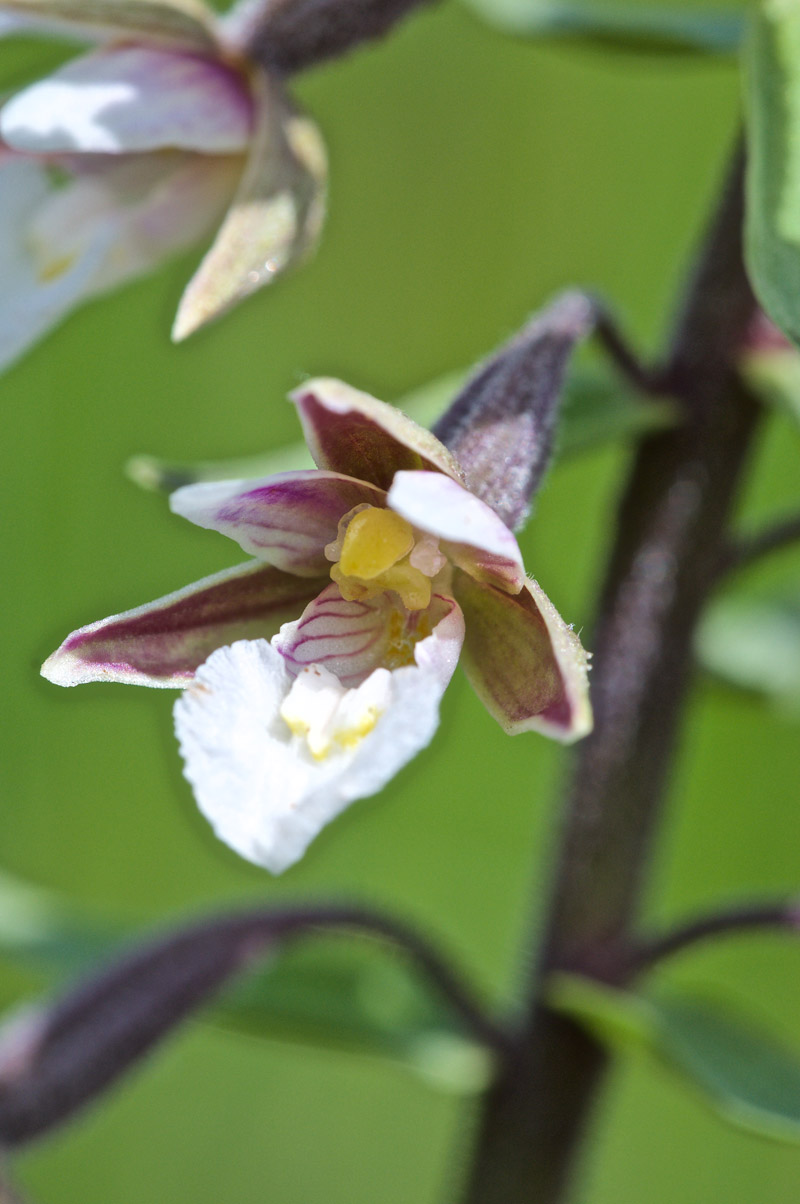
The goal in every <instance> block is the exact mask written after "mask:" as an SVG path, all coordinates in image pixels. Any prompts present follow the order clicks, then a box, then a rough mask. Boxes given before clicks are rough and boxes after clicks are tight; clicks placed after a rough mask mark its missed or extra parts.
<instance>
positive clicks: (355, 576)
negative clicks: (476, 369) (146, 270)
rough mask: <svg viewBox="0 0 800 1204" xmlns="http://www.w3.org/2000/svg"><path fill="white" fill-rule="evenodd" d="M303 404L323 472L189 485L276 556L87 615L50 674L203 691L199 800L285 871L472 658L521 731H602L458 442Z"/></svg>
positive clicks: (373, 414) (480, 681)
mask: <svg viewBox="0 0 800 1204" xmlns="http://www.w3.org/2000/svg"><path fill="white" fill-rule="evenodd" d="M293 400H294V401H295V403H296V405H297V408H298V411H299V415H300V420H301V422H302V425H303V428H304V431H305V435H306V440H307V442H308V446H309V449H310V451H311V454H312V456H313V458H314V461H315V463H316V464H317V466H318V467H317V468H316V469H309V470H305V471H298V472H288V473H283V474H280V475H277V476H272V477H266V478H263V479H259V480H251V481H224V482H219V483H203V484H197V485H189V486H185V487H184V488H182V489H179V490H177V492H175V493H174V494H173V495H172V497H171V505H172V509H173V510H174V511H175V512H176V513H177V514H180V515H182V516H183V517H185V518H188V519H190V520H191V521H192V522H194V523H197V524H198V525H200V526H202V527H209V528H213V529H215V530H217V531H220V532H222V534H224V535H228V536H230V537H231V538H232V539H235V540H236V541H237V543H239V545H240V546H241V547H242V548H243V549H244V550H245V551H246V552H249V553H250V554H251V555H252V556H254V557H255V559H254V560H251V561H250V562H249V563H247V564H244V565H242V566H240V567H238V568H234V569H229V570H227V571H225V572H222V573H219V574H217V575H216V576H214V577H209V578H207V579H205V580H203V581H199V582H197V583H196V584H195V585H190V586H189V587H188V588H186V589H184V590H181V591H179V592H178V593H175V594H171V595H169V596H167V597H165V598H161V599H159V600H158V601H156V602H153V603H150V604H149V605H147V606H142V607H139V608H138V609H136V610H131V611H127V612H126V613H124V614H120V615H115V616H113V617H112V618H109V619H103V620H102V621H100V622H99V623H93V624H92V625H90V626H88V627H83V628H81V629H80V630H79V631H76V632H74V633H73V634H72V635H70V636H69V637H68V639H67V640H65V642H64V643H63V644H62V646H61V647H60V648H59V649H58V651H57V652H55V653H54V654H53V655H52V656H51V657H50V659H49V660H48V661H47V662H46V664H45V665H44V668H43V670H42V672H43V673H44V675H45V677H47V678H49V680H50V681H53V682H56V683H58V684H60V685H78V684H79V683H82V682H88V681H121V682H134V683H139V684H144V685H151V686H185V687H187V688H186V690H185V693H184V694H183V695H182V697H181V698H180V699H179V700H178V702H177V703H176V706H175V723H176V729H177V735H178V739H179V741H180V746H181V751H182V754H183V757H184V761H185V773H186V777H187V778H188V779H189V781H190V782H191V784H192V786H193V787H194V791H195V795H196V797H197V801H198V804H199V806H200V809H201V810H202V811H203V813H204V814H205V815H206V816H207V818H208V819H209V820H210V821H211V823H212V825H213V827H214V829H215V831H216V832H217V835H218V836H220V837H221V839H222V840H224V841H225V842H226V843H227V844H229V845H230V846H231V847H232V848H234V849H235V850H236V851H237V852H238V853H240V854H241V855H242V856H243V857H246V858H248V859H249V860H251V861H254V862H256V863H257V864H259V865H263V866H265V867H266V868H267V869H269V870H271V871H273V872H274V873H278V872H280V871H281V870H283V869H285V868H286V867H287V866H289V865H291V864H292V863H293V862H294V861H296V860H297V859H298V858H299V857H301V856H302V854H303V853H304V851H305V849H306V847H307V846H308V844H309V842H310V841H311V840H312V839H313V838H314V836H315V835H316V834H317V833H318V832H319V830H320V829H321V828H322V827H323V826H324V825H325V824H326V823H328V822H329V821H330V820H331V819H333V818H334V817H335V816H336V815H338V814H339V812H341V811H342V810H343V809H344V808H345V807H347V806H348V804H349V803H351V802H353V801H354V800H355V799H358V798H363V797H365V796H367V795H370V794H374V793H375V792H376V791H378V790H379V789H380V788H381V787H382V786H383V785H384V784H385V783H386V782H387V781H388V780H389V779H390V778H391V777H392V776H393V775H394V774H395V773H397V771H398V770H399V769H400V768H401V767H402V766H403V765H405V764H406V762H407V761H409V760H410V759H411V758H412V757H413V756H414V755H415V754H416V753H417V752H419V751H420V750H421V749H422V748H423V747H425V745H427V744H428V742H429V741H430V739H431V737H432V736H433V733H434V731H435V729H436V726H437V723H438V712H439V702H440V699H441V697H442V694H443V693H444V690H445V688H446V686H447V684H448V682H449V681H450V678H451V676H452V674H453V671H454V669H455V667H456V663H457V661H458V659H459V655H460V654H461V655H462V658H463V662H464V665H465V668H466V671H467V674H468V676H469V679H470V681H471V682H472V685H473V686H474V688H475V689H476V691H477V693H478V695H479V696H480V698H481V699H482V700H483V702H484V703H485V705H486V707H487V709H488V710H489V712H490V713H491V714H492V715H493V716H494V717H495V718H496V719H497V720H498V721H499V722H500V723H501V724H502V726H503V727H504V728H505V730H506V731H507V732H509V733H511V734H514V733H517V732H524V731H530V730H534V731H540V732H543V733H544V734H545V735H548V736H553V737H555V738H556V739H559V740H564V741H570V740H574V739H577V738H578V737H580V736H582V735H585V734H586V732H587V731H588V730H589V729H590V727H591V712H590V709H589V703H588V698H587V688H586V687H587V673H586V654H585V653H584V651H583V649H582V647H581V644H580V641H579V640H578V637H577V636H576V635H575V633H574V632H573V631H572V629H571V628H570V627H568V626H567V625H566V624H565V623H564V621H563V620H562V619H561V618H560V616H559V615H558V613H557V611H556V610H555V608H554V607H553V605H552V604H551V603H550V602H549V601H548V599H547V598H546V597H545V595H544V594H543V593H542V591H541V589H540V588H539V586H538V585H537V584H536V582H535V581H533V580H531V579H530V578H528V577H526V575H525V571H524V568H523V565H522V557H521V554H520V550H519V547H518V545H517V541H516V539H515V538H514V536H513V534H512V533H511V531H510V530H509V528H508V527H507V526H506V525H505V523H504V522H503V521H502V520H501V519H500V518H499V517H498V515H497V514H496V513H495V512H494V510H492V509H491V508H490V507H489V506H488V505H487V504H486V503H485V502H484V501H482V500H481V499H480V498H478V497H477V496H476V495H475V494H474V493H472V492H470V491H469V490H468V489H467V488H466V487H465V485H464V483H463V482H464V478H463V473H462V470H461V468H460V466H459V464H458V463H457V461H456V460H455V459H454V457H453V456H452V455H451V453H450V452H449V451H448V450H447V448H446V447H445V446H444V445H443V444H442V443H440V442H439V440H438V439H436V438H435V437H434V436H433V435H432V434H431V433H430V432H429V431H426V430H425V429H424V428H422V427H419V426H417V424H416V423H414V422H412V420H411V419H410V418H407V417H406V416H405V415H404V414H402V413H401V412H400V411H398V410H396V409H394V408H393V407H391V406H388V405H385V404H384V403H382V402H380V401H376V400H375V399H374V398H372V397H369V396H367V395H366V394H363V393H360V392H358V391H357V390H355V389H352V388H350V387H349V386H347V385H344V384H342V383H341V382H339V381H333V380H317V381H312V382H310V383H309V384H307V385H305V386H303V387H302V388H301V389H300V390H299V391H298V392H297V393H296V394H295V395H294V397H293ZM287 619H288V620H289V621H288V622H287V621H286V620H287Z"/></svg>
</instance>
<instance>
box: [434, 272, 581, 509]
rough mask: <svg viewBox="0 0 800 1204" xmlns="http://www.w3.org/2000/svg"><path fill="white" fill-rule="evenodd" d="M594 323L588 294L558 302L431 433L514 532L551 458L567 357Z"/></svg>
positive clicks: (488, 367) (470, 385) (475, 380)
mask: <svg viewBox="0 0 800 1204" xmlns="http://www.w3.org/2000/svg"><path fill="white" fill-rule="evenodd" d="M595 320H596V309H595V305H594V303H593V302H592V300H591V299H590V298H589V297H587V296H585V295H584V294H583V293H579V292H574V293H565V294H564V295H563V296H561V297H559V298H557V299H556V301H554V302H553V304H552V305H551V306H549V307H548V308H547V309H546V310H544V311H543V312H542V313H541V314H538V315H537V316H536V317H535V318H534V319H533V320H532V321H531V322H530V323H529V325H528V326H526V327H525V329H524V330H522V331H521V333H520V334H518V335H516V336H515V337H514V338H513V339H512V340H511V342H510V343H508V344H507V345H506V346H505V347H503V348H502V349H501V350H500V351H499V352H497V354H496V355H494V356H492V358H491V359H490V360H489V361H488V363H486V364H484V365H483V367H482V368H479V369H478V371H477V372H476V373H475V375H474V376H473V377H472V378H471V379H470V380H469V381H468V382H467V384H466V385H465V386H464V388H463V389H462V391H461V392H460V393H459V395H458V396H457V397H456V399H455V401H454V402H453V403H452V405H451V406H450V407H449V409H448V410H447V411H446V412H445V413H444V414H443V415H442V417H441V418H440V419H439V421H438V422H437V423H436V425H435V427H434V428H433V429H434V434H435V435H436V436H437V437H438V438H439V439H440V440H441V441H442V443H444V444H445V445H446V446H447V447H448V448H449V449H450V451H451V452H452V453H453V455H454V456H455V457H456V459H457V460H458V462H459V463H460V464H461V465H462V467H463V469H464V472H465V473H466V479H467V484H468V485H469V487H470V489H471V490H472V492H473V493H475V494H477V496H478V497H480V498H482V500H483V501H484V502H486V503H488V505H490V506H491V507H492V509H493V510H494V511H495V512H496V513H497V514H499V515H500V517H501V518H502V520H503V522H504V523H506V525H507V526H509V527H510V528H511V529H512V530H516V529H517V528H518V527H519V526H520V525H521V524H522V523H523V521H524V519H525V517H526V515H527V513H528V506H529V503H530V499H531V497H532V496H533V495H534V494H535V492H536V490H537V489H538V487H539V485H540V483H541V481H542V478H543V476H544V473H545V470H546V469H547V465H548V463H549V460H550V456H551V453H552V448H553V435H554V432H555V426H556V421H557V418H558V408H559V404H560V400H561V391H562V388H563V384H564V377H565V374H566V369H567V364H568V361H569V356H570V354H571V352H572V350H573V349H574V347H575V345H576V343H578V342H579V341H580V340H581V339H583V338H584V337H585V336H586V335H587V334H589V332H590V331H591V329H592V326H593V325H594V322H595Z"/></svg>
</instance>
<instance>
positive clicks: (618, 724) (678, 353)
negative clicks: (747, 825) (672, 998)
mask: <svg viewBox="0 0 800 1204" xmlns="http://www.w3.org/2000/svg"><path fill="white" fill-rule="evenodd" d="M742 175H743V164H742V156H741V153H737V155H736V158H735V162H734V165H733V168H732V170H731V172H730V176H729V178H728V180H727V181H726V185H725V188H724V191H723V196H722V200H721V203H720V206H719V209H718V211H717V214H716V216H715V218H714V220H713V222H712V224H711V227H710V229H709V231H708V234H707V237H706V240H705V244H704V246H703V249H702V253H701V255H700V258H699V260H698V263H697V265H696V267H695V270H694V272H693V274H692V279H691V282H690V286H689V288H688V289H687V294H686V299H685V302H684V304H683V307H682V309H681V312H680V315H679V319H678V322H677V325H676V333H675V335H674V339H673V343H672V347H671V350H670V353H669V355H668V357H667V365H666V368H665V369H664V372H663V379H664V381H665V383H667V384H668V386H669V388H670V389H671V391H673V392H674V393H675V394H676V395H677V396H678V397H679V399H680V400H681V401H682V403H683V408H684V411H685V414H686V420H685V422H684V424H683V425H681V426H680V427H679V428H677V429H674V430H669V431H666V432H664V433H659V434H655V435H651V436H649V437H647V438H645V439H644V440H643V441H642V443H641V444H640V446H639V449H638V452H637V454H636V457H635V460H634V464H633V467H632V470H631V474H630V478H629V481H628V484H627V487H626V489H625V492H624V495H623V498H622V502H621V505H620V508H619V513H618V516H617V521H616V539H615V544H614V548H613V552H612V554H611V558H610V563H609V567H608V572H607V575H606V582H605V587H604V590H603V595H602V599H601V604H600V612H599V617H598V621H597V627H596V633H595V638H594V648H595V661H594V672H593V696H594V707H595V730H594V732H593V734H592V735H591V736H590V737H588V739H587V740H586V741H584V742H583V744H582V745H581V746H580V748H579V750H578V755H577V760H576V764H575V771H574V775H573V780H572V783H571V786H570V789H569V791H568V796H567V799H566V803H565V810H564V823H563V833H562V841H561V850H560V853H559V857H558V863H557V870H556V874H555V880H554V883H553V887H552V895H551V901H550V911H549V920H548V923H547V927H546V930H545V936H544V941H543V943H542V946H541V951H540V955H539V958H538V961H537V964H536V966H535V968H534V973H533V976H532V978H531V981H530V983H529V984H528V988H527V992H528V995H527V997H528V1002H527V1004H526V1007H525V1010H524V1013H523V1015H522V1017H521V1022H520V1028H519V1037H518V1047H517V1051H516V1056H515V1057H514V1059H513V1060H512V1061H511V1062H509V1063H507V1064H506V1067H505V1072H504V1074H503V1075H502V1076H501V1078H500V1079H499V1080H498V1082H497V1083H496V1084H495V1086H494V1087H493V1088H492V1089H491V1091H490V1092H489V1094H488V1096H487V1098H486V1100H485V1105H484V1109H483V1115H482V1117H481V1120H480V1128H479V1132H478V1137H477V1147H476V1153H475V1161H474V1164H473V1168H472V1174H471V1177H470V1182H469V1184H468V1186H467V1189H466V1193H465V1196H464V1200H465V1201H466V1204H523V1202H524V1204H534V1202H535V1204H558V1202H559V1201H562V1200H563V1199H564V1198H565V1193H566V1192H567V1191H568V1188H569V1184H570V1182H571V1179H572V1173H573V1171H574V1163H575V1156H576V1153H577V1150H578V1146H579V1139H580V1137H581V1135H582V1133H583V1131H584V1128H585V1123H586V1120H587V1117H588V1115H589V1112H590V1108H591V1104H592V1101H593V1097H594V1095H595V1093H596V1089H597V1087H598V1085H599V1083H600V1081H601V1078H602V1071H603V1068H604V1065H605V1054H604V1053H603V1051H602V1050H601V1048H600V1047H599V1046H598V1045H597V1044H596V1043H595V1042H594V1041H593V1040H592V1039H591V1038H590V1037H588V1036H587V1035H586V1034H585V1033H584V1032H583V1031H582V1030H580V1029H579V1028H578V1027H577V1026H576V1025H574V1024H573V1023H572V1022H571V1021H568V1020H567V1019H564V1018H562V1017H559V1016H556V1015H554V1014H553V1013H551V1012H549V1011H548V1010H547V1008H546V1007H545V1006H544V1005H543V1003H542V1002H541V1000H542V984H543V981H544V979H545V978H546V976H547V975H548V974H549V973H550V971H552V970H554V969H559V968H570V969H577V970H583V971H584V972H586V973H592V974H595V975H599V976H602V977H605V978H606V979H607V980H609V981H614V980H615V977H617V978H618V976H619V974H620V973H621V972H622V970H621V967H622V966H623V965H624V962H625V958H624V952H625V951H626V950H627V948H628V947H629V946H631V945H632V944H633V936H632V932H633V928H634V925H635V921H636V917H637V912H638V908H639V904H640V900H641V896H642V892H643V888H644V887H645V885H646V871H647V866H648V862H649V857H650V851H651V846H652V840H653V836H654V832H655V828H656V825H657V821H658V818H659V813H660V809H661V803H662V798H663V795H664V789H665V785H666V782H667V777H668V773H669V768H670V763H671V760H672V754H673V750H674V745H675V739H676V733H677V728H678V723H679V719H680V714H681V710H682V704H683V701H684V699H685V696H686V691H687V686H688V682H689V677H690V669H691V637H692V632H693V629H694V626H695V623H696V620H697V618H698V615H699V612H700V610H701V607H702V604H703V601H704V599H705V598H706V596H707V594H708V593H709V591H710V589H711V588H712V585H713V582H714V576H715V569H716V565H717V564H718V562H719V553H720V548H721V546H722V544H723V541H724V538H725V531H726V528H727V524H728V519H729V515H730V512H731V508H732V505H733V502H734V499H735V495H736V488H737V484H738V482H739V479H740V476H741V473H742V469H743V467H744V463H745V460H746V457H747V451H748V447H749V444H750V442H751V438H752V435H753V431H754V427H755V424H756V420H757V407H756V405H755V404H754V403H753V402H752V400H751V399H750V397H749V396H748V395H747V394H746V393H745V391H744V390H743V389H742V387H741V386H740V385H739V383H738V382H737V379H736V377H735V374H734V372H733V369H732V365H733V363H734V361H735V357H736V352H737V349H738V347H739V345H740V342H741V339H742V338H743V336H744V332H745V330H746V327H747V325H748V322H749V321H750V319H751V318H752V315H753V310H754V305H755V303H754V301H753V298H752V294H751V291H750V288H749V285H748V282H747V278H746V276H745V273H744V267H743V263H742V248H741V230H742V207H743V200H742ZM621 955H622V956H621Z"/></svg>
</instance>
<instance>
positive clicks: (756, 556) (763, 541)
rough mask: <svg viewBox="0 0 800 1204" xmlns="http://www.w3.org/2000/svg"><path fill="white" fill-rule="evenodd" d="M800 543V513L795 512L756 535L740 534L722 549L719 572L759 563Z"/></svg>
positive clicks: (724, 573) (722, 572)
mask: <svg viewBox="0 0 800 1204" xmlns="http://www.w3.org/2000/svg"><path fill="white" fill-rule="evenodd" d="M797 544H800V514H793V515H791V516H790V517H789V518H786V519H784V520H783V521H782V522H778V523H775V524H774V525H773V526H771V527H767V528H766V530H764V531H758V532H757V533H756V534H755V535H747V536H740V537H739V540H738V541H737V542H733V543H730V544H729V545H728V546H727V547H725V548H724V549H723V551H722V556H721V558H720V566H719V573H720V575H721V576H727V575H728V574H729V573H737V572H740V571H741V570H742V569H746V568H749V567H750V565H752V564H757V563H758V562H759V561H760V560H763V559H764V557H765V556H771V555H772V553H773V552H782V551H784V550H785V549H786V548H791V547H794V546H795V545H797Z"/></svg>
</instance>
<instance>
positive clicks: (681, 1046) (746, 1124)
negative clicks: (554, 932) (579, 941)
mask: <svg viewBox="0 0 800 1204" xmlns="http://www.w3.org/2000/svg"><path fill="white" fill-rule="evenodd" d="M548 1001H549V1003H550V1005H551V1006H552V1007H554V1008H555V1009H556V1010H558V1011H560V1012H562V1013H564V1014H566V1015H569V1016H571V1017H572V1018H573V1019H574V1020H576V1021H577V1022H578V1023H580V1024H581V1025H583V1026H584V1027H586V1028H588V1029H589V1030H590V1031H591V1032H592V1033H593V1034H594V1035H595V1036H597V1037H598V1038H599V1039H600V1040H602V1041H604V1042H606V1043H608V1044H610V1045H613V1046H615V1047H621V1048H630V1047H631V1046H633V1047H634V1048H636V1049H640V1050H641V1049H645V1050H646V1051H647V1052H648V1053H650V1054H651V1055H652V1056H654V1057H656V1058H657V1059H658V1060H659V1061H660V1062H661V1063H663V1064H664V1065H666V1066H667V1067H668V1068H669V1069H670V1070H672V1071H673V1072H675V1073H676V1074H677V1075H678V1076H679V1077H680V1078H682V1079H683V1080H684V1082H685V1083H686V1084H687V1085H688V1086H691V1087H694V1088H696V1089H697V1090H699V1091H700V1092H701V1093H702V1095H703V1096H704V1097H705V1099H706V1102H707V1103H708V1104H710V1105H711V1107H712V1108H713V1109H714V1111H715V1112H716V1113H717V1114H718V1115H719V1116H720V1117H722V1118H723V1119H724V1120H727V1121H729V1122H730V1123H731V1124H733V1125H736V1126H737V1127H738V1128H742V1129H747V1130H749V1131H750V1132H754V1133H758V1134H760V1135H761V1136H764V1137H772V1138H775V1139H776V1140H779V1141H788V1142H793V1143H797V1142H800V1055H799V1054H797V1053H796V1052H795V1051H793V1050H790V1049H787V1048H785V1047H784V1046H783V1045H781V1044H780V1043H779V1042H778V1041H777V1040H776V1039H775V1038H774V1037H772V1036H771V1035H770V1034H769V1033H765V1032H762V1031H760V1030H759V1029H757V1028H755V1027H754V1026H753V1025H752V1024H751V1022H750V1021H749V1020H745V1019H743V1018H741V1017H740V1016H739V1015H738V1014H736V1013H735V1012H733V1011H732V1010H731V1009H730V1008H729V1007H728V1006H727V1005H723V1004H720V1003H717V1002H712V1001H710V1000H705V999H703V1000H701V999H694V998H690V997H688V996H679V995H672V996H670V997H663V998H658V999H655V998H652V997H645V996H642V995H634V994H632V993H629V992H626V991H617V990H613V989H612V988H610V987H606V986H603V985H602V984H600V983H594V982H590V981H589V980H587V979H581V978H578V977H577V976H575V975H569V974H559V975H556V976H554V978H553V980H552V984H551V988H550V991H549V994H548Z"/></svg>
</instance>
